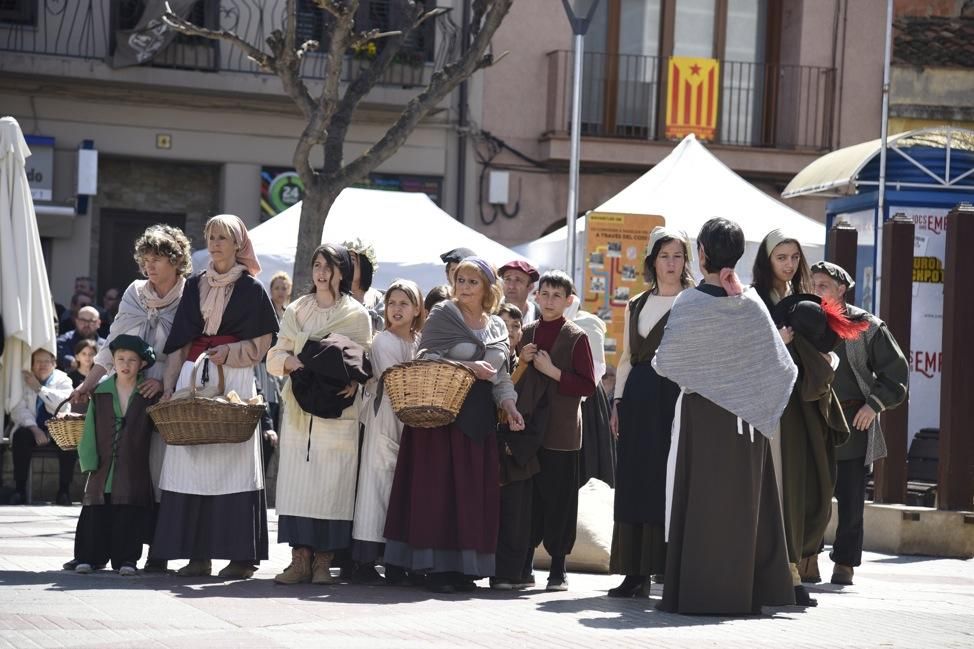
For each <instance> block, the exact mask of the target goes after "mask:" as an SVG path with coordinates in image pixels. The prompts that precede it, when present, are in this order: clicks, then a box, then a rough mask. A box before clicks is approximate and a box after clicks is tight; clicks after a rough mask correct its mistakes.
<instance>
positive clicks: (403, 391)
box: [382, 360, 476, 428]
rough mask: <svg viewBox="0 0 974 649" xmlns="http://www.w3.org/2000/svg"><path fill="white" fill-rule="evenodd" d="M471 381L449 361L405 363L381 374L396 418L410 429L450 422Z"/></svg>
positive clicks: (471, 375)
mask: <svg viewBox="0 0 974 649" xmlns="http://www.w3.org/2000/svg"><path fill="white" fill-rule="evenodd" d="M475 380H476V377H475V376H474V373H473V371H472V370H470V369H469V368H467V367H465V366H463V365H461V364H459V363H454V362H452V361H422V360H421V361H409V362H408V363H402V364H401V365H395V366H393V367H390V368H389V369H387V370H386V371H385V372H383V374H382V382H383V383H384V384H385V393H386V394H387V395H389V401H390V402H391V403H392V409H393V410H395V412H396V416H398V417H399V419H401V420H402V422H403V423H404V424H406V425H408V426H413V427H414V428H436V427H438V426H446V425H447V424H450V423H452V422H453V420H454V419H456V418H457V414H458V413H459V412H460V407H461V406H462V405H463V401H464V399H466V398H467V393H468V392H470V388H471V387H472V386H473V383H474V381H475Z"/></svg>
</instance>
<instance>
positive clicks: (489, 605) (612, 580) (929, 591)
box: [0, 506, 974, 649]
mask: <svg viewBox="0 0 974 649" xmlns="http://www.w3.org/2000/svg"><path fill="white" fill-rule="evenodd" d="M78 512H79V508H78V507H77V506H75V507H54V506H38V507H0V647H16V648H18V649H20V648H28V647H29V648H35V647H45V648H46V647H98V648H103V647H111V648H123V647H132V648H137V649H156V648H162V647H173V648H176V647H178V648H183V647H201V648H205V649H222V648H224V647H258V646H259V647H263V648H268V649H271V648H278V647H342V648H350V649H355V648H359V647H362V648H365V647H368V648H369V649H373V648H377V647H397V648H414V647H415V648H420V647H422V648H423V649H428V648H433V649H438V648H449V649H455V648H456V647H485V648H489V649H502V648H505V647H531V648H532V649H538V648H542V647H545V648H546V647H553V648H559V649H562V648H564V649H567V648H570V647H585V648H587V649H592V648H599V649H601V648H608V647H640V648H644V647H653V648H664V649H665V648H669V647H718V646H719V647H742V648H744V647H746V648H749V649H751V648H753V649H758V648H764V647H768V648H772V647H774V648H776V649H777V648H779V647H796V648H797V647H822V648H825V647H828V648H829V649H834V648H835V647H842V648H843V649H845V648H859V647H862V648H867V647H868V648H872V647H883V648H886V647H904V648H910V649H913V648H917V647H945V648H946V647H958V648H960V647H963V648H965V649H969V648H971V647H974V561H960V560H950V559H932V558H925V557H907V556H904V557H897V556H887V555H879V554H867V556H866V562H865V564H864V565H863V566H862V568H861V569H859V570H857V573H856V577H857V579H856V585H855V586H852V587H847V588H839V587H837V586H831V585H828V584H823V585H820V586H819V587H815V590H816V591H817V593H816V596H817V597H818V599H819V606H818V607H817V608H814V609H808V610H806V611H802V610H800V609H797V608H780V609H765V615H764V616H762V617H751V618H736V619H728V618H713V617H683V616H679V615H669V614H664V613H660V612H658V611H656V610H654V608H653V606H654V604H655V602H656V601H657V600H658V597H659V595H660V592H661V587H659V586H654V587H653V599H650V600H641V601H638V600H613V599H609V598H607V597H606V596H605V591H606V590H607V589H608V588H610V587H612V586H614V585H616V584H617V583H618V581H619V578H618V577H615V576H609V575H581V574H572V575H570V585H571V588H570V590H569V591H568V592H566V593H544V592H542V591H528V592H522V593H517V594H505V593H497V592H492V591H490V590H488V589H486V588H480V589H478V590H477V591H476V592H475V593H471V594H464V595H455V596H443V595H433V594H431V593H429V592H427V591H424V590H418V589H413V588H391V587H383V586H360V585H349V584H336V585H332V586H311V585H307V586H291V587H286V586H277V585H275V584H274V583H273V582H272V581H271V578H272V577H273V575H274V574H276V573H277V572H279V571H280V570H281V569H283V568H284V566H285V565H286V564H287V562H288V560H289V551H288V548H287V547H286V546H283V545H276V544H275V545H273V546H272V549H271V559H270V560H269V561H266V562H264V563H263V564H262V565H261V568H260V571H259V572H258V573H257V576H256V578H255V579H252V580H250V581H246V582H226V581H222V580H220V579H218V578H216V577H214V578H211V579H188V580H187V579H180V578H178V577H174V576H145V575H142V574H141V573H140V574H139V576H137V577H120V576H118V575H116V574H114V573H112V572H109V571H103V572H100V573H96V574H94V575H89V576H82V575H75V574H74V573H68V572H64V571H61V570H59V568H60V565H61V564H62V563H63V562H64V561H66V560H68V559H70V558H71V554H72V548H73V535H74V526H75V522H76V520H77V516H78ZM270 519H271V521H270V522H271V538H272V539H273V538H276V518H275V517H274V515H273V513H272V514H271V516H270ZM728 560H731V559H730V558H728ZM181 563H182V562H180V564H181ZM222 566H223V562H214V572H216V570H218V569H219V568H221V567H222ZM821 566H822V569H823V571H824V572H826V573H829V571H830V570H831V563H829V562H828V560H827V559H826V558H824V557H823V559H822V560H821ZM177 567H178V566H177ZM538 576H539V578H540V579H539V583H541V584H543V583H544V573H539V575H538ZM481 583H482V584H486V581H484V582H481Z"/></svg>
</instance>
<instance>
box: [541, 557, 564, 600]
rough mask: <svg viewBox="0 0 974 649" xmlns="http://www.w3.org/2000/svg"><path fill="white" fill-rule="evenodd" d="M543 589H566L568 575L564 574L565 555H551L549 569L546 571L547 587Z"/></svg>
mask: <svg viewBox="0 0 974 649" xmlns="http://www.w3.org/2000/svg"><path fill="white" fill-rule="evenodd" d="M545 590H547V591H549V592H551V591H563V590H568V576H567V575H566V574H565V557H564V556H560V557H551V570H549V571H548V587H547V588H545Z"/></svg>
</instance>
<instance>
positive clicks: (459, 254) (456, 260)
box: [440, 248, 477, 286]
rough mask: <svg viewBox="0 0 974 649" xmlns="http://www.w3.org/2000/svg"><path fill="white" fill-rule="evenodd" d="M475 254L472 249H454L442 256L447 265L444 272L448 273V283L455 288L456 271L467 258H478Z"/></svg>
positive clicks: (441, 258)
mask: <svg viewBox="0 0 974 649" xmlns="http://www.w3.org/2000/svg"><path fill="white" fill-rule="evenodd" d="M476 256H477V253H475V252H474V251H473V250H471V249H470V248H454V249H453V250H448V251H447V252H444V253H443V254H442V255H440V260H442V261H443V263H444V264H446V268H444V269H443V271H444V272H445V273H446V283H447V284H449V285H450V286H453V272H454V271H455V270H456V268H457V266H459V265H460V262H461V261H463V260H464V259H466V258H467V257H476Z"/></svg>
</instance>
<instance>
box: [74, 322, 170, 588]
mask: <svg viewBox="0 0 974 649" xmlns="http://www.w3.org/2000/svg"><path fill="white" fill-rule="evenodd" d="M109 348H110V349H111V352H112V359H113V361H114V367H115V375H114V376H112V377H111V378H109V379H107V380H105V381H103V382H102V383H100V384H99V385H98V387H96V388H95V390H94V392H93V393H92V396H91V403H90V404H89V406H88V413H87V414H86V415H85V429H84V434H83V435H82V438H81V443H80V444H79V445H78V457H79V459H80V461H81V470H82V471H83V472H85V473H87V474H88V481H87V483H86V484H85V494H84V500H83V504H84V507H82V509H81V517H80V518H79V520H78V530H77V532H76V533H75V539H74V556H75V558H76V559H77V561H78V564H77V566H76V567H75V572H79V573H82V574H87V573H90V572H91V571H92V566H93V565H94V566H99V565H104V564H106V563H108V562H109V561H111V563H112V568H113V569H114V570H117V571H118V573H119V574H120V575H134V574H136V563H137V562H138V560H139V558H140V557H141V556H142V543H143V541H144V540H145V539H144V537H145V535H146V526H147V524H148V522H149V519H150V517H151V515H152V506H153V503H154V495H153V492H152V479H151V477H150V474H149V440H150V438H151V434H152V420H151V419H150V418H149V415H148V413H147V412H146V409H147V408H148V407H149V406H150V405H152V404H153V403H155V399H153V400H148V399H146V398H145V397H143V396H142V395H141V394H140V393H139V391H138V386H139V383H140V382H141V381H142V380H143V376H142V370H144V369H146V368H148V367H150V366H151V365H152V364H153V363H155V359H156V356H155V352H154V351H153V349H152V347H150V346H149V344H148V343H146V342H145V341H144V340H143V339H142V338H140V337H138V336H131V335H121V336H117V337H116V338H115V339H114V340H112V341H111V343H110V344H109Z"/></svg>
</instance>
